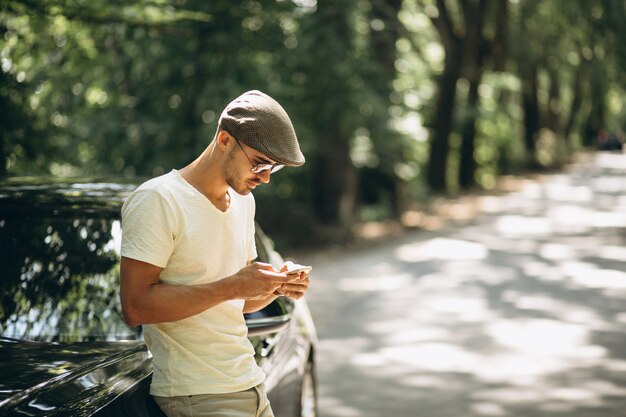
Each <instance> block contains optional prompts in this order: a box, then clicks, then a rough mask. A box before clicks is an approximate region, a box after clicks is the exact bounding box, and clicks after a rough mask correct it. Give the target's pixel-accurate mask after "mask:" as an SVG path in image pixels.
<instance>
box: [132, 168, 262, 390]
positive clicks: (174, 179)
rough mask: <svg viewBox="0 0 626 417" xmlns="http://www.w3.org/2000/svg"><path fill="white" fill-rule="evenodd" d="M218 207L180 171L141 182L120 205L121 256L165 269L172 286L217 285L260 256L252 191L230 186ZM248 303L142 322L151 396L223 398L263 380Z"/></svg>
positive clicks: (164, 278) (165, 277)
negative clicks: (248, 323) (151, 371)
mask: <svg viewBox="0 0 626 417" xmlns="http://www.w3.org/2000/svg"><path fill="white" fill-rule="evenodd" d="M228 193H229V195H230V198H231V200H230V207H229V208H228V210H226V211H225V212H222V211H220V210H219V209H217V208H216V207H215V206H214V205H213V204H212V203H211V202H210V201H209V200H208V199H207V198H206V197H205V196H204V195H203V194H202V193H200V192H199V191H198V190H196V189H195V188H194V187H192V186H191V185H190V184H189V183H188V182H187V181H185V180H184V179H183V178H182V177H181V176H180V174H179V173H178V171H176V170H173V171H171V172H170V173H168V174H165V175H162V176H160V177H157V178H154V179H151V180H149V181H147V182H146V183H144V184H142V185H141V186H140V187H139V188H137V190H135V191H134V192H133V193H132V194H131V195H130V196H129V197H128V199H127V200H126V202H125V203H124V206H123V207H122V231H123V233H122V256H125V257H128V258H132V259H137V260H140V261H143V262H147V263H150V264H153V265H156V266H159V267H162V268H164V269H163V271H162V272H161V275H160V279H161V281H162V282H164V283H167V284H176V285H191V284H202V283H208V282H213V281H217V280H219V279H222V278H224V277H227V276H229V275H232V274H234V273H236V272H237V271H239V270H240V269H241V268H243V267H244V266H245V264H246V262H247V261H249V260H252V259H254V258H256V256H257V253H256V246H255V244H254V212H255V204H254V197H252V194H249V195H247V196H242V195H240V194H237V193H236V192H235V191H234V190H233V189H232V188H229V191H228ZM243 305H244V300H233V301H229V302H224V303H221V304H218V305H217V306H215V307H212V308H210V309H208V310H205V311H204V312H202V313H200V314H197V315H195V316H192V317H188V318H186V319H183V320H179V321H175V322H167V323H159V324H149V325H144V326H143V329H144V337H145V341H146V344H147V346H148V348H149V349H150V351H151V352H152V355H153V357H154V375H153V378H152V386H151V388H150V393H151V394H152V395H157V396H161V397H172V396H179V395H197V394H221V393H228V392H237V391H243V390H246V389H249V388H251V387H253V386H255V385H258V384H260V383H261V382H263V381H264V380H265V374H264V373H263V371H262V370H261V368H259V367H258V366H257V364H256V362H255V360H254V349H253V348H252V345H251V344H250V342H249V340H248V339H247V333H248V330H247V327H246V324H245V320H244V317H243Z"/></svg>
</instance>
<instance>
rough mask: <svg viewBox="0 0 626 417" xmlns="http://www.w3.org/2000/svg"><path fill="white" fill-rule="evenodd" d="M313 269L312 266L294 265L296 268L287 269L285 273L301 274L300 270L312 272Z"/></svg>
mask: <svg viewBox="0 0 626 417" xmlns="http://www.w3.org/2000/svg"><path fill="white" fill-rule="evenodd" d="M311 270H313V267H312V266H305V265H294V268H293V269H290V270H288V271H285V274H287V275H291V274H299V273H300V272H311Z"/></svg>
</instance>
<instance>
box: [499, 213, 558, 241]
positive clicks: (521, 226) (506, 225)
mask: <svg viewBox="0 0 626 417" xmlns="http://www.w3.org/2000/svg"><path fill="white" fill-rule="evenodd" d="M496 230H497V232H498V233H499V234H501V235H504V236H509V237H517V236H547V235H549V234H550V233H552V227H551V225H550V222H549V221H548V219H546V218H544V217H530V216H519V215H505V216H502V217H500V218H499V219H498V220H497V221H496Z"/></svg>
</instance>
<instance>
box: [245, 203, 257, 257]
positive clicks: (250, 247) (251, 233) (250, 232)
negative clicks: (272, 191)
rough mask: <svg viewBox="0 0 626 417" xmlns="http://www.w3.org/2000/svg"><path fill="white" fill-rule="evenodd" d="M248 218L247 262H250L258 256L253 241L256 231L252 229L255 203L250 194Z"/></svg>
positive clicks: (254, 241)
mask: <svg viewBox="0 0 626 417" xmlns="http://www.w3.org/2000/svg"><path fill="white" fill-rule="evenodd" d="M250 197H251V198H250V200H251V203H250V211H251V214H250V217H249V219H250V220H249V227H248V258H247V260H248V261H252V260H254V259H256V258H257V256H258V254H257V251H256V240H255V235H256V229H255V227H254V216H255V212H256V203H255V201H254V197H252V194H250Z"/></svg>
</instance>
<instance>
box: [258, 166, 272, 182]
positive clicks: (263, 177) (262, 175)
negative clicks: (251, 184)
mask: <svg viewBox="0 0 626 417" xmlns="http://www.w3.org/2000/svg"><path fill="white" fill-rule="evenodd" d="M271 175H272V174H271V172H270V170H269V169H268V170H266V171H262V172H259V173H258V174H257V177H258V178H259V181H261V182H262V183H263V184H267V183H269V182H270V176H271Z"/></svg>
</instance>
